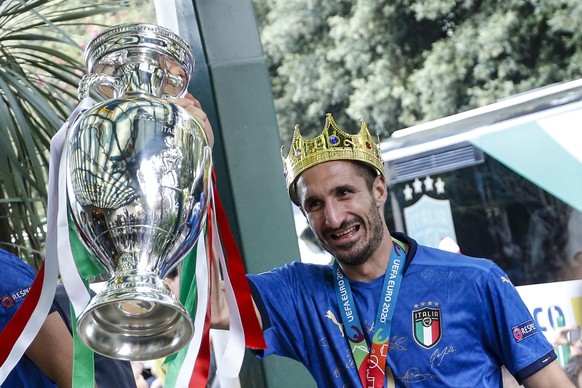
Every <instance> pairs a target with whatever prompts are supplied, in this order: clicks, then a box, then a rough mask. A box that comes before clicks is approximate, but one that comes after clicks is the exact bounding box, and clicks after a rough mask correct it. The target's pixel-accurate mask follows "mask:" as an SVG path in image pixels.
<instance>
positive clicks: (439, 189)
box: [434, 177, 445, 194]
mask: <svg viewBox="0 0 582 388" xmlns="http://www.w3.org/2000/svg"><path fill="white" fill-rule="evenodd" d="M434 187H436V193H437V194H444V193H445V181H443V180H442V179H441V178H440V177H439V178H438V179H437V181H436V183H435V184H434Z"/></svg>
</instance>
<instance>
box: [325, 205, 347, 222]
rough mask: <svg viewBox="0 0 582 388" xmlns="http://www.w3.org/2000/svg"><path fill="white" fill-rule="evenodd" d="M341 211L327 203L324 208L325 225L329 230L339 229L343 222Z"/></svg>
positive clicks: (339, 208)
mask: <svg viewBox="0 0 582 388" xmlns="http://www.w3.org/2000/svg"><path fill="white" fill-rule="evenodd" d="M343 213H344V212H343V210H342V209H341V207H340V206H337V205H334V204H332V203H328V204H326V206H325V224H326V225H327V226H328V227H330V228H339V227H340V225H341V224H342V222H343Z"/></svg>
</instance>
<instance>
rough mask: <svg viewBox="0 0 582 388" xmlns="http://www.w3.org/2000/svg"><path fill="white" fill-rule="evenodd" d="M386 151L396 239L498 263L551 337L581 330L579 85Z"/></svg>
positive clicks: (535, 94)
mask: <svg viewBox="0 0 582 388" xmlns="http://www.w3.org/2000/svg"><path fill="white" fill-rule="evenodd" d="M381 152H382V156H383V158H384V161H385V163H386V174H387V181H388V187H389V192H390V203H389V204H388V205H387V206H386V209H385V211H386V219H387V222H388V224H389V228H390V230H391V231H402V232H406V233H407V234H409V235H410V236H411V237H412V238H414V239H416V240H417V241H418V242H419V243H421V244H424V245H429V246H433V247H439V248H441V249H447V250H451V251H458V252H462V253H464V254H467V255H470V256H477V257H486V258H489V259H492V260H494V261H495V262H496V263H497V264H499V265H500V266H501V267H502V268H503V269H504V270H505V271H506V272H507V274H508V275H509V277H510V279H511V281H512V282H513V284H514V285H516V286H522V287H517V288H518V291H520V293H521V294H522V298H523V299H524V301H526V304H527V305H528V307H529V308H530V311H531V312H532V315H533V316H534V318H535V319H536V322H537V323H538V325H539V327H540V328H541V330H542V331H543V332H544V333H545V334H546V336H548V338H551V335H552V334H553V329H555V328H556V327H558V326H562V325H566V326H569V325H574V324H578V325H582V79H581V80H577V81H572V82H566V83H561V84H557V85H551V86H548V87H544V88H540V89H536V90H532V91H530V92H527V93H523V94H520V95H516V96H513V97H509V98H506V99H504V100H501V101H499V102H496V103H494V104H491V105H488V106H484V107H481V108H478V109H474V110H471V111H467V112H464V113H460V114H457V115H453V116H450V117H446V118H443V119H439V120H435V121H431V122H427V123H424V124H421V125H417V126H414V127H410V128H406V129H402V130H399V131H396V132H395V133H394V134H393V135H392V137H390V138H389V139H387V140H386V141H383V142H382V143H381ZM526 285H527V286H526ZM556 290H563V293H562V294H559V293H557V292H556ZM562 361H563V360H562Z"/></svg>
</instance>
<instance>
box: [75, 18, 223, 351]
mask: <svg viewBox="0 0 582 388" xmlns="http://www.w3.org/2000/svg"><path fill="white" fill-rule="evenodd" d="M85 64H86V66H87V75H85V77H83V80H82V81H81V84H80V86H79V95H80V97H86V96H87V95H88V94H89V93H90V91H91V90H93V91H96V92H97V93H98V94H99V95H100V96H101V97H103V98H104V101H102V102H99V103H97V104H95V105H93V106H92V107H91V108H90V109H88V110H87V111H85V112H84V113H83V114H82V116H81V118H80V119H79V120H78V121H77V123H76V124H75V125H73V126H72V128H70V130H69V135H68V149H67V158H68V160H67V194H68V206H69V213H70V216H71V219H72V221H73V225H74V229H75V231H76V232H77V234H78V236H79V238H80V240H81V241H82V242H83V244H84V246H85V248H86V250H87V252H88V253H89V256H90V258H91V260H93V262H94V263H96V264H97V265H98V266H99V267H100V268H102V270H103V274H104V276H105V277H106V278H107V281H106V283H105V285H104V287H103V288H102V289H101V291H100V292H98V293H97V295H96V296H95V297H94V298H93V299H92V300H91V302H90V303H89V305H88V306H87V307H86V308H85V309H84V311H83V312H82V313H81V314H80V316H79V317H78V322H77V333H78V335H79V337H80V338H81V339H82V340H83V342H85V343H86V344H87V345H88V346H89V347H90V348H92V349H93V350H94V351H95V352H97V353H100V354H103V355H106V356H108V357H112V358H117V359H127V360H152V359H157V358H161V357H165V356H167V355H169V354H172V353H175V352H176V351H178V350H179V349H181V348H182V347H184V346H185V345H186V344H187V343H188V342H189V341H190V339H191V338H192V335H193V331H194V329H193V324H192V321H191V318H190V316H189V314H188V312H187V311H186V310H185V308H184V307H183V305H182V304H181V303H180V302H179V300H178V299H177V298H176V296H175V295H173V294H172V293H171V292H170V290H169V288H168V287H167V286H166V284H165V283H164V281H163V279H164V277H165V276H166V275H167V274H168V272H169V271H171V270H172V269H174V268H175V267H176V266H178V264H179V263H180V262H181V261H182V260H183V259H184V258H185V257H186V256H187V255H188V253H189V252H190V251H191V250H192V248H193V247H194V245H195V244H196V242H197V240H198V238H199V236H200V234H201V231H202V230H203V228H204V225H205V220H206V212H207V208H208V203H209V198H210V195H211V194H210V181H211V169H212V158H211V149H210V147H209V146H208V140H207V138H206V134H205V133H204V130H203V129H202V127H201V126H200V124H199V123H198V122H197V121H196V120H195V119H194V118H192V117H191V116H190V115H189V114H188V113H187V111H186V110H185V109H183V108H181V107H180V106H178V105H176V104H173V103H172V102H171V98H172V97H179V96H181V95H183V94H184V93H185V91H186V89H187V86H188V82H189V79H190V73H191V72H192V69H193V65H194V61H193V57H192V54H191V51H190V48H189V47H188V45H187V44H186V42H184V41H183V40H182V39H181V38H180V37H179V36H178V35H176V34H174V33H173V32H171V31H170V30H167V29H165V28H163V27H159V26H155V25H149V24H125V25H120V26H116V27H113V28H110V29H107V30H105V31H104V32H102V33H101V34H100V35H98V36H97V37H95V38H94V39H93V40H92V41H91V42H90V43H89V44H88V46H87V48H86V50H85Z"/></svg>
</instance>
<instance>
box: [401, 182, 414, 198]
mask: <svg viewBox="0 0 582 388" xmlns="http://www.w3.org/2000/svg"><path fill="white" fill-rule="evenodd" d="M402 192H403V193H404V200H405V201H412V187H410V186H409V185H408V184H407V185H406V187H404V190H402Z"/></svg>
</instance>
